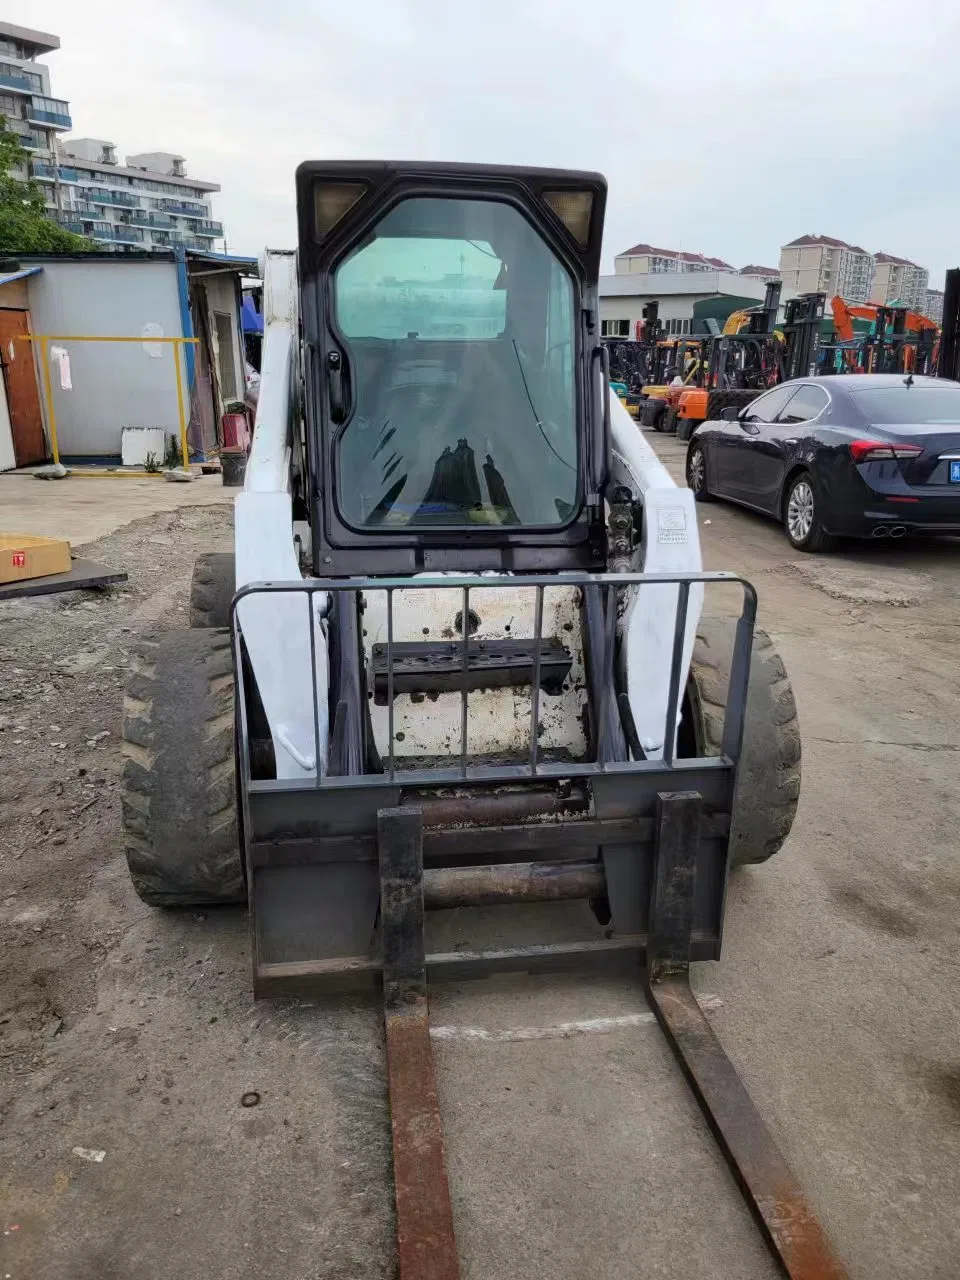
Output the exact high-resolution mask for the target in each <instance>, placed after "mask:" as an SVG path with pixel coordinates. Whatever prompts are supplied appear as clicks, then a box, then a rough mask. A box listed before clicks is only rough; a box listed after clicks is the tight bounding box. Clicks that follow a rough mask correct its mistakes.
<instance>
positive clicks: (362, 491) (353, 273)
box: [333, 199, 579, 530]
mask: <svg viewBox="0 0 960 1280" xmlns="http://www.w3.org/2000/svg"><path fill="white" fill-rule="evenodd" d="M333 300H334V309H335V319H336V324H337V328H338V329H339V331H340V334H341V335H342V337H343V339H344V340H345V343H346V352H345V355H346V361H347V369H348V385H349V387H350V401H351V404H350V412H349V416H348V418H347V421H346V424H345V425H344V427H343V428H342V429H341V431H340V433H339V435H338V437H337V441H336V446H335V448H336V467H337V489H338V495H339V505H340V510H341V514H342V515H343V517H344V519H345V520H346V521H347V522H348V523H349V524H352V525H354V526H355V527H365V528H371V527H376V528H378V529H380V530H384V529H387V530H389V529H404V530H405V529H413V528H416V529H430V528H436V527H438V526H477V525H496V526H508V527H517V526H520V527H538V526H539V527H542V526H551V525H553V526H556V525H561V524H566V523H567V522H568V521H569V520H570V519H571V518H572V517H573V516H574V515H575V514H576V512H577V510H578V509H579V498H578V494H579V483H578V459H577V431H576V420H577V415H576V379H575V372H574V370H575V363H574V362H575V350H576V347H575V339H574V334H575V308H574V289H573V282H572V280H571V278H570V275H569V274H568V272H567V270H566V269H565V267H564V266H563V265H562V264H561V263H560V261H559V260H558V259H557V258H556V257H555V255H554V254H553V253H552V251H551V249H550V248H549V246H548V245H547V244H546V242H545V241H544V240H542V239H541V238H540V236H539V235H538V234H537V232H536V231H535V230H534V229H533V227H532V226H531V224H530V223H528V222H527V220H526V219H525V218H524V217H523V215H522V214H520V213H519V212H518V211H517V210H516V209H514V208H513V207H512V206H510V205H507V204H503V203H499V202H496V201H491V200H454V199H410V200H405V201H403V202H402V203H401V204H399V205H397V206H395V207H394V208H393V209H392V210H391V211H390V212H389V213H388V214H386V215H385V217H384V218H383V219H382V221H381V222H379V223H378V224H377V225H376V226H375V227H374V228H373V231H372V232H371V233H370V235H369V236H368V238H367V239H366V241H365V242H364V243H363V244H361V245H360V246H358V247H357V248H356V249H354V250H353V251H352V252H351V253H350V254H349V256H348V257H347V258H345V259H344V260H343V261H342V262H341V263H340V265H339V267H338V268H337V269H336V271H335V274H334V288H333Z"/></svg>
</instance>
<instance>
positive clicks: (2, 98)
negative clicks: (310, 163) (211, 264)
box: [0, 22, 223, 252]
mask: <svg viewBox="0 0 960 1280" xmlns="http://www.w3.org/2000/svg"><path fill="white" fill-rule="evenodd" d="M59 48H60V38H59V36H54V35H50V34H48V33H47V32H44V31H34V30H33V29H32V28H29V27H18V26H15V25H14V24H13V23H10V22H0V114H2V115H3V117H4V119H5V121H6V127H7V129H8V130H10V132H12V133H15V134H16V135H17V136H18V138H19V140H20V145H21V146H22V147H23V148H24V150H25V151H26V152H27V161H26V164H25V165H23V166H22V167H21V168H20V169H14V170H12V174H13V176H14V177H16V178H21V179H23V180H26V179H27V178H34V179H35V180H36V181H37V182H38V183H40V185H41V187H42V189H43V192H44V196H45V197H46V206H47V212H48V213H49V215H50V217H52V218H54V219H55V220H56V221H57V222H59V223H60V224H61V225H62V226H64V227H66V228H67V229H68V230H70V231H75V232H76V233H77V234H78V235H83V236H87V237H88V238H89V239H91V240H93V241H95V242H96V243H97V245H98V247H100V248H103V249H112V250H116V251H118V252H122V251H123V250H126V249H139V250H144V249H170V248H174V247H176V246H177V245H180V246H183V247H184V248H187V249H205V250H212V249H216V248H218V247H219V246H218V245H217V241H219V240H221V239H222V237H223V226H222V224H221V223H220V222H218V221H216V219H215V218H214V217H213V211H212V209H211V207H210V196H211V194H212V193H213V192H215V191H219V190H220V187H219V186H218V184H217V183H215V182H203V181H201V180H200V179H198V178H188V177H187V171H186V161H185V160H184V158H183V156H180V155H176V154H174V153H171V152H165V151H150V152H145V153H143V154H141V155H128V156H127V157H126V161H125V163H124V164H120V163H119V162H118V159H117V148H116V146H115V144H114V143H112V142H106V141H103V140H101V139H99V138H64V137H63V135H64V134H65V133H66V132H68V131H69V130H70V129H72V128H73V120H72V119H71V116H70V104H69V103H68V102H65V101H64V100H63V99H62V98H54V97H52V96H51V88H50V72H49V69H48V68H47V67H46V66H45V65H43V64H42V63H39V62H38V61H37V58H39V57H42V56H43V55H44V54H47V53H53V52H55V51H56V50H57V49H59Z"/></svg>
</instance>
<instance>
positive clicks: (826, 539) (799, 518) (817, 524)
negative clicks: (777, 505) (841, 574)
mask: <svg viewBox="0 0 960 1280" xmlns="http://www.w3.org/2000/svg"><path fill="white" fill-rule="evenodd" d="M783 526H784V528H785V529H786V531H787V537H788V538H789V539H790V543H791V545H792V546H794V547H796V549H797V550H798V551H829V550H830V549H831V548H832V547H833V545H834V543H835V542H836V539H835V538H834V537H833V535H832V534H829V533H827V531H826V529H824V527H823V524H822V523H821V521H820V504H819V499H818V497H817V493H816V486H815V485H814V483H813V476H812V475H811V474H810V472H809V471H801V472H800V474H799V475H796V476H794V477H793V479H792V480H791V481H790V486H789V488H788V489H787V496H786V501H785V502H784V504H783Z"/></svg>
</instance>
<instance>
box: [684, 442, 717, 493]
mask: <svg viewBox="0 0 960 1280" xmlns="http://www.w3.org/2000/svg"><path fill="white" fill-rule="evenodd" d="M687 487H688V488H689V489H691V490H692V491H693V497H694V501H695V502H710V501H711V499H712V498H713V494H712V493H711V492H710V491H709V489H708V488H707V457H706V454H705V453H704V452H703V445H700V444H692V445H691V446H690V448H689V449H688V451H687Z"/></svg>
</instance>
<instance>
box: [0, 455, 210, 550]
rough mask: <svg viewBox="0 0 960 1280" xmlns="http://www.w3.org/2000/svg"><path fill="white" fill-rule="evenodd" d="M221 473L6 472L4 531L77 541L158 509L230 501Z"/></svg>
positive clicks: (0, 478)
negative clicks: (180, 476) (179, 477)
mask: <svg viewBox="0 0 960 1280" xmlns="http://www.w3.org/2000/svg"><path fill="white" fill-rule="evenodd" d="M230 492H231V491H230V490H229V489H227V490H224V487H223V482H222V480H221V478H220V476H219V475H208V476H198V477H197V478H196V479H195V480H192V481H190V483H189V484H186V483H184V484H174V483H171V482H170V481H167V480H164V478H163V476H162V475H161V476H157V477H153V476H149V477H148V476H129V475H123V474H121V473H119V472H115V473H113V474H106V475H102V476H93V475H71V476H69V477H68V478H67V479H65V480H38V479H36V477H35V476H34V475H33V472H32V471H11V472H8V473H6V474H5V475H0V532H3V533H29V534H32V535H34V536H36V537H47V538H65V539H66V540H67V542H70V543H73V544H74V546H77V545H79V544H81V543H85V542H92V541H93V540H94V539H95V538H102V537H104V536H105V535H106V534H108V533H110V532H111V531H112V530H113V529H115V528H117V527H118V526H119V525H121V524H127V523H128V522H129V521H131V520H138V519H140V518H141V517H142V516H145V515H148V514H150V513H151V512H154V511H174V510H176V509H178V508H180V507H189V506H194V505H197V506H204V505H207V504H209V503H210V502H224V501H226V500H227V498H226V496H225V495H229V494H230Z"/></svg>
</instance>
